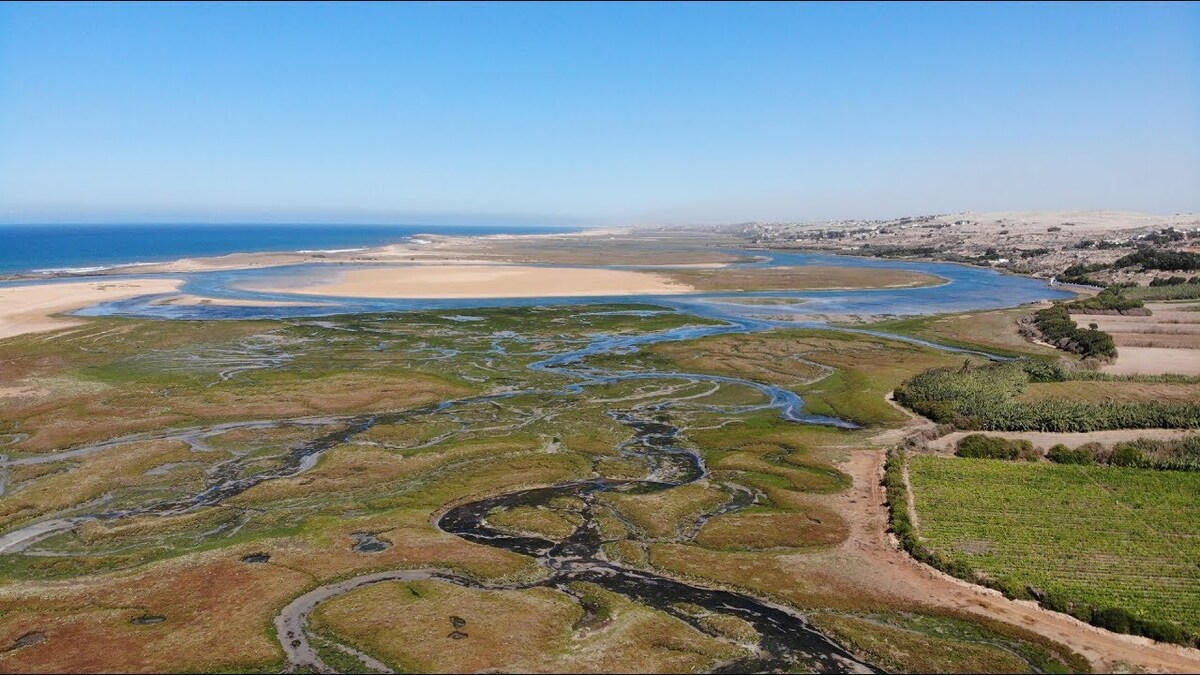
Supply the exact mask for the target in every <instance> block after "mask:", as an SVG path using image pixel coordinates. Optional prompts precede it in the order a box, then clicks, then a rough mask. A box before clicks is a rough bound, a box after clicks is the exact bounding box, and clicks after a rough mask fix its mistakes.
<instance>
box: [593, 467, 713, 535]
mask: <svg viewBox="0 0 1200 675" xmlns="http://www.w3.org/2000/svg"><path fill="white" fill-rule="evenodd" d="M729 499H730V497H729V495H728V494H726V493H725V492H724V491H722V490H719V489H717V488H716V487H714V486H713V485H712V484H711V483H709V482H708V481H707V480H700V481H697V482H695V483H689V484H687V485H684V486H681V487H677V488H674V489H671V490H664V491H662V492H654V493H651V494H644V495H638V494H622V493H618V492H605V493H601V494H600V495H599V500H600V501H601V502H603V503H604V504H607V505H609V506H610V507H612V508H614V509H616V510H617V511H619V512H620V513H621V514H622V515H624V516H625V517H626V518H628V519H629V521H631V522H632V523H633V524H635V525H637V526H638V527H639V528H641V529H642V530H643V531H644V532H646V534H648V535H649V536H651V537H654V538H664V537H674V536H677V535H678V533H679V532H680V530H681V528H684V527H687V526H690V525H692V524H693V523H695V522H696V519H697V518H699V517H700V516H701V515H702V514H704V513H705V512H708V511H711V510H712V509H714V508H716V507H718V506H720V505H721V504H724V503H725V502H728V501H729Z"/></svg>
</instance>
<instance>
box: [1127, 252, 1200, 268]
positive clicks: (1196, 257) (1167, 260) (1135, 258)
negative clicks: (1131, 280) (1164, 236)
mask: <svg viewBox="0 0 1200 675" xmlns="http://www.w3.org/2000/svg"><path fill="white" fill-rule="evenodd" d="M1112 266H1113V267H1114V268H1121V267H1134V266H1137V267H1141V268H1142V269H1145V270H1167V271H1171V272H1191V271H1193V270H1200V253H1189V252H1187V251H1159V250H1157V249H1152V248H1140V249H1138V250H1136V251H1134V252H1133V253H1130V254H1129V255H1125V256H1122V257H1120V258H1118V259H1117V261H1116V262H1114V263H1113V264H1112Z"/></svg>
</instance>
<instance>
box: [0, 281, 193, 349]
mask: <svg viewBox="0 0 1200 675" xmlns="http://www.w3.org/2000/svg"><path fill="white" fill-rule="evenodd" d="M181 283H182V282H181V281H180V280H178V279H138V280H136V281H82V282H78V283H63V284H40V285H32V286H12V287H9V288H0V338H7V337H13V336H14V335H24V334H25V333H41V332H45V331H50V330H58V329H60V328H69V327H71V326H76V325H79V324H81V323H83V321H82V320H80V319H70V318H56V317H55V316H54V315H55V314H59V313H62V312H69V311H72V310H76V309H80V308H83V307H87V306H89V305H94V304H96V303H100V302H107V301H110V300H121V299H124V298H132V297H135V296H138V295H149V294H153V293H170V292H172V291H175V290H177V289H178V288H179V285H180V284H181Z"/></svg>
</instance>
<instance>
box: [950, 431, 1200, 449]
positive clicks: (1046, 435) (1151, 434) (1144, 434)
mask: <svg viewBox="0 0 1200 675" xmlns="http://www.w3.org/2000/svg"><path fill="white" fill-rule="evenodd" d="M972 434H983V435H984V436H998V437H1002V438H1017V439H1021V440H1026V441H1029V442H1031V443H1033V445H1034V447H1038V448H1043V449H1049V448H1051V447H1053V446H1054V445H1056V444H1058V443H1063V444H1065V445H1068V446H1070V447H1072V448H1074V447H1078V446H1080V445H1083V444H1084V443H1103V444H1104V445H1113V444H1115V443H1120V442H1122V441H1135V440H1137V439H1139V438H1153V439H1155V440H1160V441H1165V440H1178V439H1183V438H1188V437H1190V436H1197V435H1200V429H1109V430H1107V431H1088V432H1080V433H1052V432H1048V431H955V432H953V433H950V434H946V435H945V436H942V437H941V438H938V439H935V440H932V441H929V449H930V450H933V451H934V452H941V453H953V452H954V449H955V448H956V447H957V446H958V441H959V440H961V439H962V438H964V437H966V436H970V435H972Z"/></svg>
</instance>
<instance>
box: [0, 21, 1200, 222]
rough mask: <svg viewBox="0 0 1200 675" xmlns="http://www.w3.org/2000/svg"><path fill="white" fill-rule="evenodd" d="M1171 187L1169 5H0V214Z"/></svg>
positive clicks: (572, 211) (613, 213)
mask: <svg viewBox="0 0 1200 675" xmlns="http://www.w3.org/2000/svg"><path fill="white" fill-rule="evenodd" d="M1047 208H1113V209H1130V210H1146V211H1152V212H1159V213H1174V212H1180V211H1198V210H1200V5H1198V4H1148V5H1143V4H1100V5H1082V6H1080V5H1075V4H1069V5H1059V4H1051V5H1044V4H1017V5H1007V4H1006V5H996V4H963V5H959V4H930V5H917V6H909V5H903V6H901V5H881V4H854V5H823V4H798V5H778V4H762V5H754V4H749V5H744V4H738V5H723V4H662V5H656V4H633V5H615V6H613V5H608V4H603V5H587V4H532V5H524V4H517V5H491V4H487V5H475V4H458V3H453V4H396V5H388V4H358V5H321V4H303V5H300V4H297V5H289V4H275V3H268V4H261V5H254V4H241V3H235V4H196V5H193V4H162V5H140V4H139V5H122V4H95V5H55V4H41V3H33V4H19V3H18V4H9V3H4V4H2V5H0V219H3V220H6V221H55V220H58V221H73V222H80V221H88V220H98V221H106V220H107V221H113V220H154V219H161V220H186V221H208V220H289V219H293V220H309V221H327V222H328V221H347V222H358V221H373V222H433V221H444V222H485V221H490V220H501V221H503V220H509V221H513V222H558V221H563V220H565V221H572V222H585V223H628V222H689V221H704V222H713V221H743V220H776V219H786V220H807V219H817V218H827V217H874V216H892V215H905V214H911V213H931V212H947V211H958V210H967V209H974V210H1023V209H1047Z"/></svg>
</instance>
